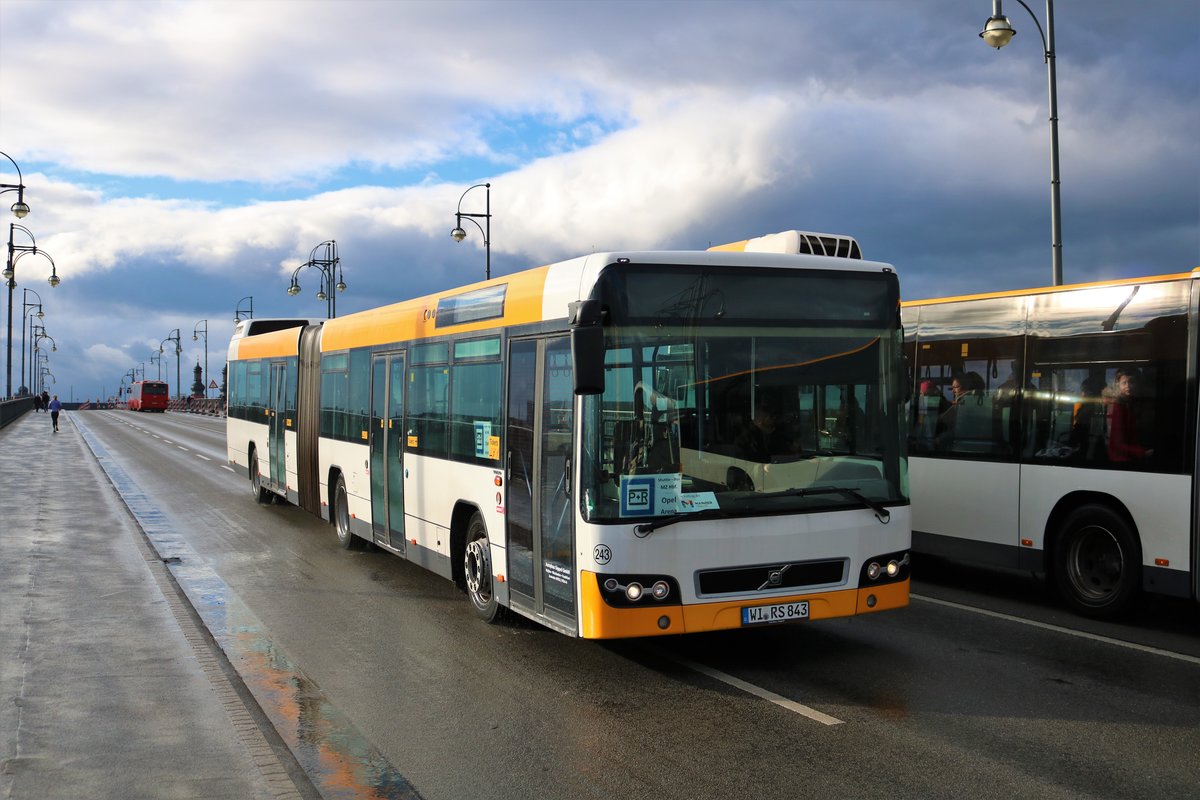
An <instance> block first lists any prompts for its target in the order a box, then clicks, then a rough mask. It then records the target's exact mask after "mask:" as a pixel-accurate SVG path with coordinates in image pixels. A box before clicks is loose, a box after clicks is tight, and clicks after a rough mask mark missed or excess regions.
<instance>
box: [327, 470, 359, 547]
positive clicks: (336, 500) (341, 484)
mask: <svg viewBox="0 0 1200 800" xmlns="http://www.w3.org/2000/svg"><path fill="white" fill-rule="evenodd" d="M332 511H333V529H334V531H336V532H337V540H338V544H339V545H341V546H342V549H343V550H362V549H363V548H364V547H365V546H366V544H367V542H366V540H365V539H360V538H359V537H357V536H355V535H354V534H353V533H351V532H350V496H349V494H347V493H346V480H345V479H344V478H343V477H342V476H341V475H338V478H337V482H336V483H335V484H334V487H333V505H332Z"/></svg>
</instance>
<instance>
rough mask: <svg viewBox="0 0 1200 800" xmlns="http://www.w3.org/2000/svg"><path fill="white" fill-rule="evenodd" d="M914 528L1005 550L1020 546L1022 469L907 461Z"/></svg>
mask: <svg viewBox="0 0 1200 800" xmlns="http://www.w3.org/2000/svg"><path fill="white" fill-rule="evenodd" d="M908 478H909V486H910V488H911V492H912V523H913V530H916V531H921V532H923V533H933V534H939V535H942V536H954V537H961V538H966V539H970V540H971V541H974V542H987V543H989V544H1000V545H1005V546H1007V547H1013V548H1015V547H1017V545H1018V544H1020V538H1021V530H1020V522H1021V520H1020V519H1019V509H1020V508H1021V494H1020V492H1021V467H1020V465H1019V464H997V463H990V462H986V461H974V462H964V461H958V460H954V459H943V458H920V457H918V456H910V457H909V459H908Z"/></svg>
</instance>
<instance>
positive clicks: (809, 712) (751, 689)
mask: <svg viewBox="0 0 1200 800" xmlns="http://www.w3.org/2000/svg"><path fill="white" fill-rule="evenodd" d="M660 655H663V656H664V657H665V658H669V659H671V660H672V661H674V662H676V663H677V664H682V665H683V666H685V667H687V668H688V669H691V670H695V671H696V672H699V673H700V674H702V675H707V676H708V677H710V678H713V679H715V680H718V681H720V682H721V683H724V684H728V685H729V686H732V687H734V688H735V689H741V690H742V691H743V692H748V693H750V694H752V695H754V696H755V697H758V698H761V699H763V700H766V701H768V702H770V703H774V704H775V705H777V706H779V707H780V708H784V709H787V710H788V711H791V712H794V713H796V714H800V715H801V716H805V717H808V718H809V719H811V720H814V721H815V722H819V723H821V724H822V725H843V724H845V722H844V721H843V720H840V719H838V718H837V717H831V716H829V715H828V714H824V713H822V712H820V711H817V710H816V709H815V708H812V707H810V706H806V705H804V704H803V703H797V702H796V701H795V700H789V699H787V698H786V697H784V696H782V695H778V694H775V693H774V692H772V691H769V690H767V689H763V688H762V687H761V686H755V685H754V684H753V683H747V682H746V681H744V680H742V679H741V678H735V677H733V676H732V675H727V674H726V673H724V672H721V671H720V670H716V669H713V668H712V667H706V666H704V665H703V664H699V663H697V662H695V661H690V660H688V659H686V658H678V657H676V656H671V655H667V654H665V653H662V652H661V651H660Z"/></svg>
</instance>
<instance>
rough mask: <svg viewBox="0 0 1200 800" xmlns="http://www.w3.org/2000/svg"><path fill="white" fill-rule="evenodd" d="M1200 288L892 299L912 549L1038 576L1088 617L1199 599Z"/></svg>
mask: <svg viewBox="0 0 1200 800" xmlns="http://www.w3.org/2000/svg"><path fill="white" fill-rule="evenodd" d="M1198 279H1200V269H1198V270H1196V271H1193V272H1191V273H1182V274H1177V275H1161V276H1156V277H1148V278H1139V279H1135V280H1120V281H1112V282H1105V283H1089V284H1080V285H1076V286H1058V287H1052V288H1045V289H1033V290H1029V291H1019V292H1001V293H996V294H985V295H973V296H970V297H953V298H944V299H936V300H922V301H918V302H905V303H904V304H903V310H902V314H903V318H904V328H905V334H906V338H905V349H906V353H907V357H908V360H909V361H910V363H911V365H912V367H913V370H914V382H913V387H912V398H913V402H912V405H911V415H910V436H909V456H910V467H911V479H912V502H913V549H914V551H917V552H921V553H930V554H934V555H938V556H942V557H946V558H950V559H956V560H960V561H974V562H978V563H983V564H990V565H994V566H1002V567H1009V568H1015V569H1021V570H1026V571H1032V572H1037V573H1042V574H1045V575H1046V576H1048V577H1049V578H1050V581H1051V582H1052V583H1053V584H1054V585H1055V587H1056V588H1057V590H1058V592H1059V593H1060V594H1061V596H1062V598H1063V600H1064V601H1065V602H1066V603H1067V605H1068V606H1070V607H1072V608H1073V609H1074V610H1076V611H1078V612H1079V613H1082V614H1085V615H1090V616H1112V615H1115V614H1118V613H1119V612H1121V610H1122V609H1125V608H1127V607H1128V605H1129V603H1130V601H1131V600H1132V599H1133V598H1134V597H1135V596H1136V595H1137V593H1138V592H1139V591H1141V590H1145V591H1149V592H1154V593H1159V594H1163V595H1171V596H1176V597H1183V598H1193V599H1194V598H1197V597H1200V540H1198V533H1197V497H1198V489H1197V480H1196V478H1197V476H1196V458H1197V452H1196V451H1197V446H1198V443H1197V436H1196V431H1197V401H1196V392H1197V383H1196V378H1197V354H1198V352H1200V349H1198V347H1197V328H1198V326H1200V314H1198V313H1197V301H1198V298H1200V281H1198ZM955 389H957V392H958V395H959V396H958V399H957V400H956V401H954V402H951V401H952V399H953V398H952V394H953V393H954V391H955Z"/></svg>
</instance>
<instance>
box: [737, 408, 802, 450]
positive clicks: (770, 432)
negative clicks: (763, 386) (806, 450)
mask: <svg viewBox="0 0 1200 800" xmlns="http://www.w3.org/2000/svg"><path fill="white" fill-rule="evenodd" d="M735 443H736V446H737V452H738V457H739V458H743V459H745V460H746V461H754V462H757V463H759V464H768V463H770V462H771V460H772V459H773V458H776V457H778V456H783V455H795V453H796V452H797V450H798V448H797V446H796V444H795V442H794V441H792V440H791V438H790V437H789V436H788V435H787V433H786V431H785V430H784V425H783V424H782V422H781V421H780V419H779V415H778V414H776V413H775V410H774V409H773V408H772V407H771V405H770V403H769V402H768V401H767V400H766V399H765V398H763V397H760V398H759V399H758V402H756V403H755V404H754V416H753V417H751V418H750V419H749V420H746V421H745V422H744V424H743V427H742V430H741V432H740V433H739V434H738V435H737V437H736V439H735Z"/></svg>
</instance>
